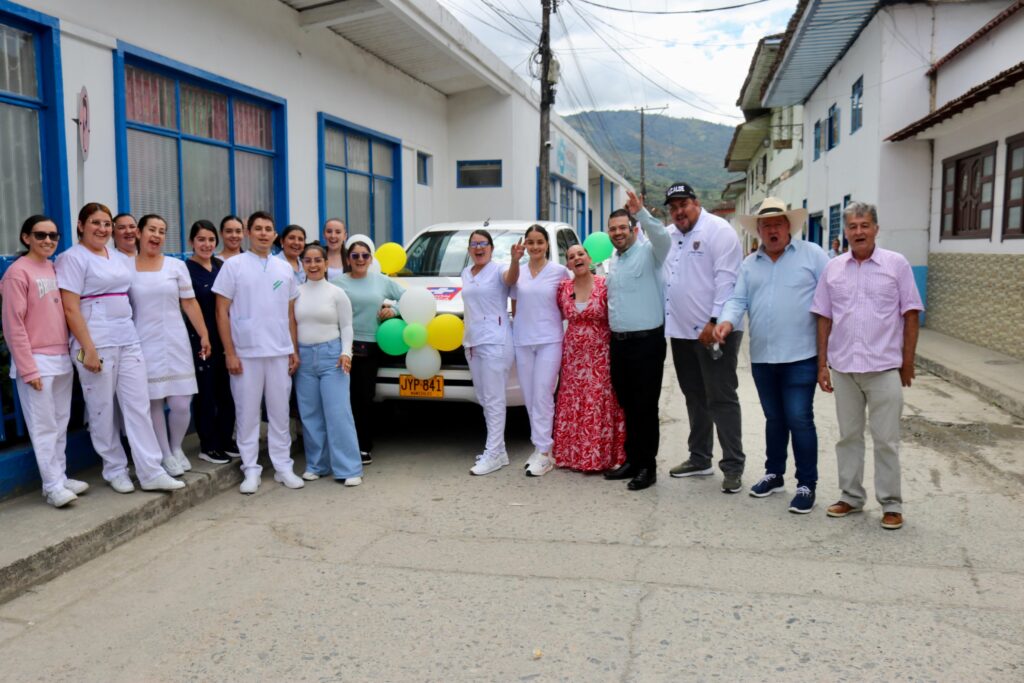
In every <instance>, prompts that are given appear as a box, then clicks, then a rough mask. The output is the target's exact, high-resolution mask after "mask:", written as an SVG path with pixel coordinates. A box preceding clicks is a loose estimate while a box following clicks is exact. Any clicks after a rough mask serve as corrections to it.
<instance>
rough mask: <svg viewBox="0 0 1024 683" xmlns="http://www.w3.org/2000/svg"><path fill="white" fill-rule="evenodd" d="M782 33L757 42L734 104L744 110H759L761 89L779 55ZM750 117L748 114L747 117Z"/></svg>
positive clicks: (760, 108)
mask: <svg viewBox="0 0 1024 683" xmlns="http://www.w3.org/2000/svg"><path fill="white" fill-rule="evenodd" d="M783 35H784V34H782V33H779V34H776V35H772V36H765V37H764V38H762V39H761V40H759V41H758V43H757V49H756V50H754V56H753V57H752V58H751V60H750V67H749V68H748V69H747V78H746V80H744V81H743V87H741V88H740V96H739V98H737V100H736V106H737V107H739V108H740V109H742V110H743V111H744V113H746V112H748V111H750V110H756V111H760V110H762V109H763V107H761V91H762V90H764V82H765V79H766V78H768V76H770V75H771V71H772V67H773V66H774V65H775V60H776V58H777V57H778V55H779V47H780V46H781V45H782V38H783ZM747 118H748V119H749V118H751V117H750V116H748V117H747Z"/></svg>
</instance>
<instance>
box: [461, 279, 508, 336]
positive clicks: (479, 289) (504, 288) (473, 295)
mask: <svg viewBox="0 0 1024 683" xmlns="http://www.w3.org/2000/svg"><path fill="white" fill-rule="evenodd" d="M506 270H508V266H501V265H499V264H497V263H495V262H494V261H491V262H490V263H488V264H487V265H486V266H484V267H483V268H481V269H480V272H479V273H477V274H476V275H473V266H467V267H466V268H465V269H464V270H463V271H462V305H463V309H464V313H463V317H464V321H465V323H466V331H465V333H464V334H463V337H462V345H463V346H464V347H466V348H467V349H468V348H472V347H474V346H480V345H481V344H504V343H505V341H506V339H507V335H508V334H509V324H508V289H509V288H508V285H506V284H505V280H504V279H503V277H504V275H505V271H506Z"/></svg>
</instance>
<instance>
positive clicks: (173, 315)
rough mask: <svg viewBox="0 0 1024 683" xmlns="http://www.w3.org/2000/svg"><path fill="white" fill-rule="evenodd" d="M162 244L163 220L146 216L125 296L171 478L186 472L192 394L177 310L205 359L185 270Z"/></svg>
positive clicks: (206, 348)
mask: <svg viewBox="0 0 1024 683" xmlns="http://www.w3.org/2000/svg"><path fill="white" fill-rule="evenodd" d="M166 240H167V222H166V221H165V220H164V219H163V218H161V217H160V216H157V215H156V214H149V215H146V216H143V217H142V218H141V219H140V220H139V255H138V256H136V257H135V258H134V259H133V260H132V262H131V264H132V271H133V278H132V285H131V287H130V288H129V289H128V298H129V300H130V301H131V304H132V319H133V320H134V321H135V330H136V331H137V332H138V333H139V339H140V340H141V342H142V357H143V358H145V359H146V374H147V376H148V380H149V382H148V386H149V413H150V417H151V418H152V420H153V430H154V431H155V432H156V440H157V442H158V443H159V444H160V451H161V452H162V453H163V466H164V469H165V470H167V472H168V473H170V474H171V475H172V476H180V475H182V474H184V473H185V472H187V471H189V470H191V469H192V463H190V462H189V461H188V458H187V457H186V456H185V452H184V451H182V450H181V444H182V442H183V441H184V440H185V434H186V432H188V424H189V422H191V419H192V414H191V407H192V396H193V395H194V394H195V393H196V391H198V386H197V385H196V367H195V364H194V363H193V362H192V345H191V344H190V343H189V340H188V331H186V329H185V321H184V319H183V318H182V315H181V314H182V312H183V311H184V313H185V316H187V317H188V321H189V323H191V325H192V328H193V329H194V330H196V331H197V332H198V333H199V359H200V360H205V359H206V358H208V357H209V356H210V340H209V336H208V334H207V331H206V323H205V321H204V320H203V314H202V311H200V310H199V304H198V303H197V302H196V295H195V292H194V291H193V289H192V278H191V277H190V276H189V274H188V268H187V267H186V266H185V264H184V263H183V262H181V261H179V260H178V259H176V258H170V257H167V256H164V254H163V248H164V242H165V241H166ZM165 405H166V407H167V409H168V412H167V414H166V417H165V413H164V406H165Z"/></svg>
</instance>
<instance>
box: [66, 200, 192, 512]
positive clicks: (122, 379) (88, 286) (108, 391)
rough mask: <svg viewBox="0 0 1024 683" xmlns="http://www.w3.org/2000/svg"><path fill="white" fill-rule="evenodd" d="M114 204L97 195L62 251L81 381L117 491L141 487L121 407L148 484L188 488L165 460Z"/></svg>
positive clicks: (98, 447) (94, 434) (93, 432)
mask: <svg viewBox="0 0 1024 683" xmlns="http://www.w3.org/2000/svg"><path fill="white" fill-rule="evenodd" d="M112 229H113V220H112V217H111V213H110V209H108V208H107V207H105V206H103V205H102V204H97V203H95V202H94V203H90V204H86V205H85V206H84V207H82V210H81V211H80V212H79V213H78V239H79V241H78V244H76V245H75V246H73V247H71V248H70V249H68V250H67V251H65V252H64V253H63V254H61V255H60V257H58V258H57V264H56V267H57V286H58V287H60V290H61V292H60V293H61V299H62V301H63V304H64V315H65V317H66V318H67V322H68V329H70V330H71V335H72V339H71V357H72V358H74V359H75V361H74V365H75V368H76V370H77V371H78V381H79V382H80V383H81V385H82V395H83V396H84V398H85V408H86V413H87V414H88V417H89V436H90V437H91V438H92V446H93V449H95V451H96V452H97V453H99V455H100V457H101V458H102V459H103V478H104V479H105V480H107V482H109V483H110V487H111V488H113V489H114V490H115V491H117V492H118V493H131V492H132V491H134V490H135V486H134V485H133V484H132V480H131V479H130V478H129V477H128V458H127V456H126V455H125V452H124V449H123V448H122V447H121V439H120V438H119V434H118V430H117V427H116V426H115V420H114V401H115V400H116V401H117V403H118V405H119V406H120V408H121V415H122V417H123V419H124V428H125V431H126V432H127V434H128V443H129V444H130V445H131V448H132V460H133V461H134V463H135V474H136V476H137V477H138V478H139V483H140V484H141V485H142V488H143V490H146V491H173V490H175V489H180V488H184V487H185V484H184V482H180V481H176V480H174V479H172V478H171V476H170V475H169V474H167V472H166V471H165V470H164V468H163V467H162V466H161V465H160V461H161V459H162V454H161V452H160V446H159V444H158V443H157V440H156V435H155V434H154V433H153V423H152V422H151V421H150V418H149V411H148V410H147V407H148V406H149V394H148V392H147V390H146V363H145V361H144V360H143V358H142V347H141V346H140V344H139V335H138V334H137V333H136V332H135V325H134V324H133V323H132V307H131V303H130V302H129V300H128V287H129V285H130V284H131V280H132V273H131V270H130V265H129V262H128V259H127V258H125V257H124V256H116V255H114V254H113V251H112V250H111V249H108V248H107V241H108V240H110V234H111V231H112Z"/></svg>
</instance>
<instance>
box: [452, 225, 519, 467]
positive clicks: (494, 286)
mask: <svg viewBox="0 0 1024 683" xmlns="http://www.w3.org/2000/svg"><path fill="white" fill-rule="evenodd" d="M493 255H494V240H493V239H492V238H491V234H490V233H489V232H488V231H486V230H475V231H474V232H473V233H472V234H471V235H470V236H469V257H470V260H471V261H472V263H471V264H470V265H468V266H466V268H465V270H463V271H462V302H463V306H464V309H465V312H464V321H465V324H466V330H465V334H464V335H463V340H462V346H463V348H464V349H465V351H466V360H467V361H468V362H469V372H470V375H472V377H473V391H474V392H475V393H476V400H477V402H478V403H479V404H480V406H481V407H482V408H483V410H484V421H485V422H486V423H487V443H486V445H485V447H484V452H483V453H481V454H480V455H478V456H476V463H475V464H474V465H473V467H472V468H471V469H470V470H469V472H470V474H475V475H478V476H480V475H484V474H490V473H491V472H494V471H496V470H499V469H501V468H502V467H504V466H505V465H507V464H508V451H507V450H506V449H505V388H506V385H507V384H508V373H509V371H510V370H511V369H512V363H513V362H514V360H515V354H514V351H513V348H512V329H511V327H510V326H509V317H508V295H509V287H508V285H507V284H506V283H505V279H504V276H505V273H506V271H507V269H505V268H502V266H501V265H499V264H498V263H495V262H494V261H492V260H491V257H492V256H493Z"/></svg>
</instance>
